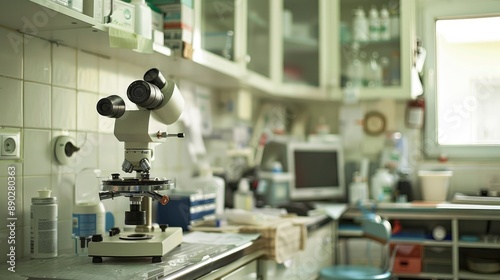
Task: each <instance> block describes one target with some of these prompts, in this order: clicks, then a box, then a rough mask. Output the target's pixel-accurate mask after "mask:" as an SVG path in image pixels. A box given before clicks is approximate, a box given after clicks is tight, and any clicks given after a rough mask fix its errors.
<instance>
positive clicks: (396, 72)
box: [389, 51, 401, 86]
mask: <svg viewBox="0 0 500 280" xmlns="http://www.w3.org/2000/svg"><path fill="white" fill-rule="evenodd" d="M400 71H401V65H400V54H399V51H393V52H392V53H391V60H390V78H389V79H390V83H391V85H395V86H397V85H400V84H401V72H400Z"/></svg>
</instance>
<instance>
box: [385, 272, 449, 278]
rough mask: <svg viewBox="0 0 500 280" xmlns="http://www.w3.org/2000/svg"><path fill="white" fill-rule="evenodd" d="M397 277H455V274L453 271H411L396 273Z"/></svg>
mask: <svg viewBox="0 0 500 280" xmlns="http://www.w3.org/2000/svg"><path fill="white" fill-rule="evenodd" d="M394 276H396V277H404V278H412V279H415V278H416V279H453V275H452V274H451V273H434V272H432V273H429V272H422V273H416V274H410V273H395V274H394Z"/></svg>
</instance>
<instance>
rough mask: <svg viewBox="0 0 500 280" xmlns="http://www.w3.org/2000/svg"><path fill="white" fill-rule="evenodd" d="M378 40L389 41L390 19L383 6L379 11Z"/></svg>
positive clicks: (387, 11)
mask: <svg viewBox="0 0 500 280" xmlns="http://www.w3.org/2000/svg"><path fill="white" fill-rule="evenodd" d="M379 30H380V35H379V36H380V40H390V39H391V18H390V14H389V10H387V8H386V7H385V6H384V7H382V9H381V10H380V29H379Z"/></svg>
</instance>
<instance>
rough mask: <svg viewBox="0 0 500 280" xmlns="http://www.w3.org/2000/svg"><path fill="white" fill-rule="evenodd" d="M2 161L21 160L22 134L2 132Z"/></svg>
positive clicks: (0, 133) (0, 148) (0, 137)
mask: <svg viewBox="0 0 500 280" xmlns="http://www.w3.org/2000/svg"><path fill="white" fill-rule="evenodd" d="M0 140H1V141H2V142H0V159H20V158H21V132H16V131H10V130H9V131H6V130H4V129H2V130H1V131H0Z"/></svg>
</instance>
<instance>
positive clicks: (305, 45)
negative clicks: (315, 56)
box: [283, 37, 318, 52]
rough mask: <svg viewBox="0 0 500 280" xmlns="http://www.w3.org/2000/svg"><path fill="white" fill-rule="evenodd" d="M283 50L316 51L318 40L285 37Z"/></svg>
mask: <svg viewBox="0 0 500 280" xmlns="http://www.w3.org/2000/svg"><path fill="white" fill-rule="evenodd" d="M283 39H284V43H285V52H318V40H317V39H313V38H300V37H285V38H283Z"/></svg>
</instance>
